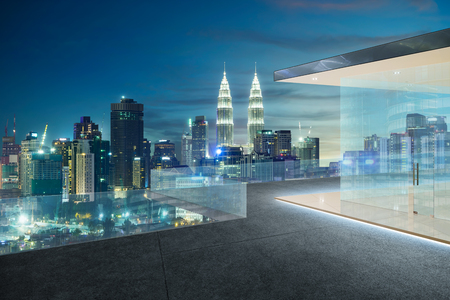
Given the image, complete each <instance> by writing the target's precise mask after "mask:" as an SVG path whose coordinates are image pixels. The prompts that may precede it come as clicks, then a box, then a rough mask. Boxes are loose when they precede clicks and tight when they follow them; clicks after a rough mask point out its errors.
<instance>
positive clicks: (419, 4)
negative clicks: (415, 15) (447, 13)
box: [406, 0, 438, 11]
mask: <svg viewBox="0 0 450 300" xmlns="http://www.w3.org/2000/svg"><path fill="white" fill-rule="evenodd" d="M406 2H408V3H409V4H410V5H411V6H414V7H416V8H417V10H418V11H426V10H433V11H434V10H436V9H437V8H438V6H437V4H436V2H435V1H434V0H406Z"/></svg>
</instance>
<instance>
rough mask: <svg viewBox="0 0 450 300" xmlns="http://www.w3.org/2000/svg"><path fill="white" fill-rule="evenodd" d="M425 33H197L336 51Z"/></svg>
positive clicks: (306, 48) (211, 31)
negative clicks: (301, 34) (304, 34)
mask: <svg viewBox="0 0 450 300" xmlns="http://www.w3.org/2000/svg"><path fill="white" fill-rule="evenodd" d="M423 33H425V32H424V31H416V32H412V33H408V34H400V35H388V36H360V35H328V34H327V35H320V36H313V37H303V38H297V37H295V38H293V37H289V36H281V35H271V34H270V33H267V32H264V33H262V32H257V31H253V30H208V31H201V32H199V33H198V34H199V35H202V36H205V37H211V38H214V39H217V40H221V41H245V42H249V41H251V42H256V43H260V44H266V45H273V46H277V47H281V48H286V49H294V50H298V51H304V52H318V51H319V52H321V53H330V52H333V53H336V51H338V52H340V51H348V50H350V47H351V49H352V50H353V49H355V48H363V47H370V46H375V45H379V44H384V43H389V42H392V41H397V40H400V39H404V38H408V37H412V36H416V35H419V34H423Z"/></svg>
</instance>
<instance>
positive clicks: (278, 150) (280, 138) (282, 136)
mask: <svg viewBox="0 0 450 300" xmlns="http://www.w3.org/2000/svg"><path fill="white" fill-rule="evenodd" d="M290 155H291V131H290V130H278V131H275V156H290Z"/></svg>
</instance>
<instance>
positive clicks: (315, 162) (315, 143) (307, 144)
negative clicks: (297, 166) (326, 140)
mask: <svg viewBox="0 0 450 300" xmlns="http://www.w3.org/2000/svg"><path fill="white" fill-rule="evenodd" d="M297 146H298V151H297V152H298V153H296V154H297V156H298V157H299V158H300V160H302V161H303V162H302V165H304V164H305V163H307V164H309V165H312V166H313V167H319V159H320V157H319V154H320V151H319V138H310V137H309V136H308V137H306V138H302V139H301V140H300V141H299V142H298V144H297Z"/></svg>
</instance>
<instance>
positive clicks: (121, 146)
mask: <svg viewBox="0 0 450 300" xmlns="http://www.w3.org/2000/svg"><path fill="white" fill-rule="evenodd" d="M143 111H144V104H139V103H137V102H136V101H134V100H133V99H127V98H125V97H122V99H121V101H120V103H112V104H111V152H112V163H113V164H114V166H115V178H114V185H115V188H116V189H128V188H132V187H133V161H134V158H135V157H141V156H142V144H143V143H142V141H143V139H144V121H143V120H142V118H143V117H144V113H143Z"/></svg>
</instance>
